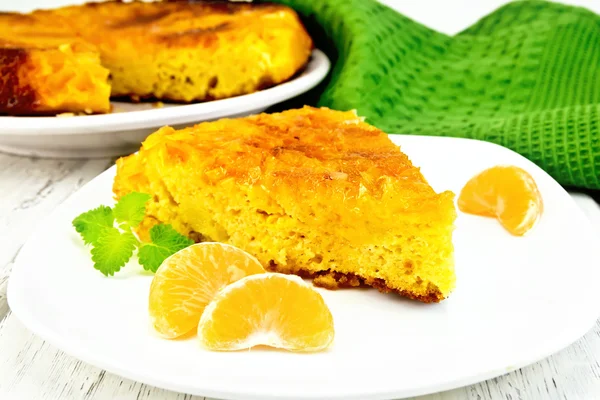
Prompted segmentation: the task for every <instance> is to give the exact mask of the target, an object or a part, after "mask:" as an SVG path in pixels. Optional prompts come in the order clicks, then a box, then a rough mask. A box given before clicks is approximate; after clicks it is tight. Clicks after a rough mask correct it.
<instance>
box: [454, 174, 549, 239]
mask: <svg viewBox="0 0 600 400" xmlns="http://www.w3.org/2000/svg"><path fill="white" fill-rule="evenodd" d="M458 208H459V209H460V210H461V211H463V212H465V213H469V214H476V215H482V216H487V217H494V218H496V219H498V221H499V222H500V223H501V224H502V226H503V227H504V228H505V229H506V230H508V231H509V232H510V233H511V234H513V235H515V236H522V235H524V234H525V233H527V231H529V230H530V229H531V228H533V226H534V225H535V223H536V222H537V221H538V219H539V217H540V216H541V214H542V210H543V202H542V196H541V194H540V191H539V190H538V187H537V185H536V183H535V181H534V179H533V177H532V176H531V175H530V174H529V173H528V172H527V171H525V170H523V169H521V168H519V167H515V166H505V165H500V166H495V167H491V168H488V169H486V170H484V171H482V172H481V173H479V174H477V175H475V176H474V177H473V178H471V179H470V180H469V181H468V182H467V184H466V185H465V186H464V187H463V189H462V191H461V193H460V195H459V197H458Z"/></svg>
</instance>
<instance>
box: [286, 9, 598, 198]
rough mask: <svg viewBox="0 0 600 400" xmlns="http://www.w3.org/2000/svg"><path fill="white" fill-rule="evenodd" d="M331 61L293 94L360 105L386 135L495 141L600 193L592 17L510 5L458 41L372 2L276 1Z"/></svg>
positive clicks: (338, 105) (335, 104)
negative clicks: (317, 81) (305, 91)
mask: <svg viewBox="0 0 600 400" xmlns="http://www.w3.org/2000/svg"><path fill="white" fill-rule="evenodd" d="M275 1H276V2H278V3H283V4H286V5H289V6H291V7H293V8H294V9H295V10H296V11H298V12H299V14H300V15H301V16H302V17H303V20H304V21H305V23H306V26H307V28H308V30H309V32H310V33H311V35H312V36H313V38H314V39H315V42H316V46H317V47H319V48H321V49H324V50H325V51H326V53H327V54H328V55H329V57H330V58H332V61H333V62H334V68H333V70H332V72H331V74H330V76H329V77H328V79H327V80H326V82H325V83H324V84H323V85H321V86H320V87H319V88H318V89H317V90H316V91H313V92H312V94H311V95H312V96H314V97H304V98H302V99H301V101H303V102H305V103H307V104H313V105H317V106H327V107H331V108H333V109H338V110H348V109H356V110H357V111H358V113H359V114H360V115H362V116H365V117H366V119H367V122H369V123H371V124H373V125H375V126H377V127H379V128H380V129H382V130H384V131H386V132H388V133H399V134H417V135H436V136H455V137H464V138H474V139H480V140H485V141H490V142H494V143H497V144H500V145H502V146H505V147H508V148H510V149H512V150H514V151H516V152H518V153H520V154H522V155H523V156H525V157H527V158H528V159H530V160H531V161H533V162H535V163H536V164H537V165H539V166H540V167H541V168H543V169H544V170H545V171H547V172H548V173H549V174H550V175H552V176H553V177H554V178H555V179H556V180H557V181H558V182H560V183H561V184H563V185H565V186H572V187H579V188H588V189H600V134H599V124H600V16H598V15H596V14H594V13H592V12H590V11H588V10H586V9H584V8H578V7H572V6H565V5H561V4H557V3H550V2H545V1H517V2H513V3H509V4H507V5H505V6H503V7H501V8H499V9H497V10H496V11H494V12H493V13H491V14H490V15H488V16H486V17H484V18H483V19H481V20H480V21H478V22H477V23H476V24H475V25H473V26H471V27H470V28H468V29H466V30H464V31H462V32H460V33H459V34H457V35H455V36H448V35H445V34H442V33H439V32H436V31H434V30H432V29H429V28H427V27H425V26H424V25H421V24H419V23H417V22H415V21H413V20H411V19H409V18H407V17H405V16H403V15H401V14H399V13H398V12H396V11H395V10H393V9H391V8H388V7H386V6H384V5H382V4H380V3H378V2H377V1H375V0H275Z"/></svg>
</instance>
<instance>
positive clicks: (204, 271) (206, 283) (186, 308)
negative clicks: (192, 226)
mask: <svg viewBox="0 0 600 400" xmlns="http://www.w3.org/2000/svg"><path fill="white" fill-rule="evenodd" d="M264 272H265V269H264V268H263V267H262V265H261V264H260V263H259V262H258V260H257V259H256V258H254V257H253V256H251V255H250V254H248V253H246V252H244V251H243V250H241V249H238V248H237V247H233V246H230V245H227V244H223V243H212V242H205V243H198V244H194V245H191V246H189V247H186V248H185V249H183V250H180V251H178V252H177V253H175V254H173V255H172V256H170V257H169V258H167V259H166V260H165V261H163V263H162V264H161V266H160V267H159V268H158V271H156V275H155V276H154V278H153V280H152V284H151V286H150V299H149V312H150V320H151V322H152V325H153V326H154V329H155V330H156V331H157V332H158V333H159V334H160V335H161V336H162V337H164V338H168V339H173V338H176V337H179V336H182V335H185V334H186V333H189V332H191V331H192V330H194V329H196V328H197V327H198V321H199V320H200V316H201V315H202V312H203V311H204V308H205V307H206V305H207V304H208V303H209V302H210V301H211V300H212V299H213V298H214V297H215V295H216V294H217V293H218V292H219V291H220V290H221V289H222V288H223V287H225V286H227V285H228V284H230V283H232V282H235V281H237V280H239V279H241V278H244V277H246V276H248V275H253V274H262V273H264Z"/></svg>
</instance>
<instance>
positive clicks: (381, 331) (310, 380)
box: [8, 136, 600, 400]
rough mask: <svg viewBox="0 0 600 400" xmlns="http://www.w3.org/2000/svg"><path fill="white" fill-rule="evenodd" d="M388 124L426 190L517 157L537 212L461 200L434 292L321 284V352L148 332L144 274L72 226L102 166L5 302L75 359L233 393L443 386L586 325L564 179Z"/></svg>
mask: <svg viewBox="0 0 600 400" xmlns="http://www.w3.org/2000/svg"><path fill="white" fill-rule="evenodd" d="M392 137H393V140H394V141H395V142H396V143H398V144H401V145H402V149H403V150H404V151H405V152H406V153H407V154H409V156H410V157H411V158H412V160H413V161H414V162H415V164H416V165H418V166H421V167H422V171H423V173H424V174H425V176H426V177H428V179H429V181H430V182H431V184H432V185H433V187H434V188H435V189H436V190H444V189H450V190H453V191H454V192H455V193H458V192H459V191H460V189H461V188H462V186H463V185H464V183H465V182H466V181H467V180H468V179H469V178H470V177H471V176H473V175H474V174H476V173H478V172H480V171H481V170H483V169H484V168H486V167H489V166H492V165H496V164H505V163H508V164H514V165H518V166H521V167H523V168H525V169H526V170H528V171H529V172H530V173H531V174H532V175H533V177H534V178H535V180H536V181H537V182H538V185H539V187H540V190H541V193H542V196H543V199H544V206H545V212H544V214H543V217H542V218H541V220H540V221H539V223H538V224H537V226H536V227H535V228H534V230H533V231H531V232H530V233H529V234H528V235H527V236H525V237H521V238H519V237H513V236H511V235H509V234H508V233H507V232H506V231H505V230H504V229H503V228H502V227H501V226H500V224H498V223H497V222H496V221H495V220H492V219H488V218H482V217H478V216H473V215H467V214H462V213H459V216H458V218H457V221H456V231H455V236H454V244H455V248H456V271H457V287H456V290H455V291H454V293H453V294H452V295H451V297H449V298H448V299H447V300H445V301H444V302H442V303H440V304H421V303H418V302H415V301H410V300H406V299H403V298H400V297H398V296H396V295H389V294H388V295H385V294H381V293H379V292H377V291H375V290H368V289H364V290H363V289H350V290H341V291H326V290H321V289H319V290H320V291H321V292H322V293H323V296H324V298H325V300H326V302H327V304H328V305H329V307H330V309H331V311H332V313H333V316H334V320H335V329H336V337H335V341H334V344H333V347H332V348H331V349H330V350H329V351H327V352H324V353H319V354H293V353H288V352H283V351H265V350H251V351H242V352H237V353H217V352H208V351H204V350H203V349H202V348H201V347H200V345H199V344H198V343H197V341H196V340H195V339H194V338H190V339H187V340H178V341H168V340H163V339H160V338H158V337H156V336H155V335H153V333H152V330H151V329H150V327H149V323H148V315H147V302H148V299H147V296H148V289H149V285H150V282H151V280H152V276H151V275H149V274H147V273H143V272H142V271H141V268H140V267H139V266H138V265H137V262H136V261H132V262H131V263H130V264H129V265H128V266H126V268H125V270H124V271H122V272H120V273H118V274H117V275H116V276H114V277H111V278H105V277H104V276H103V275H101V274H100V273H99V272H97V271H96V270H94V269H93V267H92V263H91V261H90V257H89V250H88V249H86V248H84V246H83V245H82V244H81V240H80V238H79V237H78V235H77V233H76V232H75V231H74V229H73V228H72V226H71V220H72V219H73V218H74V217H75V216H76V215H78V214H79V213H81V212H83V211H87V210H89V209H91V208H94V207H97V206H98V205H100V204H112V200H111V199H112V196H111V185H112V180H113V177H114V173H115V170H114V168H112V169H110V170H108V171H107V172H105V173H104V174H102V175H100V176H99V177H97V178H96V179H94V180H93V181H92V182H91V183H89V184H87V185H86V186H84V187H83V188H82V189H81V190H80V191H79V192H78V193H76V194H75V195H73V196H72V197H71V198H69V199H68V200H67V201H66V202H65V203H64V204H62V205H61V206H59V207H58V209H57V210H56V211H55V212H54V213H53V214H52V215H50V216H49V217H48V218H47V219H46V220H45V221H43V222H42V223H41V225H40V226H39V227H38V228H37V230H36V231H35V234H34V235H33V236H32V237H31V238H30V239H29V241H28V242H27V243H26V244H25V246H24V247H23V249H22V251H21V253H20V255H19V256H18V258H17V260H16V263H15V266H14V267H13V272H12V277H11V279H10V282H9V287H8V300H9V305H10V307H11V309H12V311H13V312H14V313H15V315H16V316H17V317H18V318H19V319H20V320H21V321H22V322H23V323H24V324H25V325H26V326H27V327H28V328H29V329H31V330H32V331H33V332H35V333H36V334H38V335H39V336H41V337H42V338H43V339H45V340H47V341H48V342H50V343H51V344H53V345H55V346H57V347H58V348H60V349H62V350H64V351H65V352H66V353H68V354H71V355H73V356H75V357H77V358H79V359H81V360H84V361H85V362H88V363H90V364H93V365H95V366H98V367H100V368H104V369H106V370H108V371H110V372H113V373H115V374H118V375H121V376H124V377H127V378H131V379H134V380H138V381H141V382H144V383H147V384H150V385H154V386H159V387H162V388H166V389H171V390H175V391H180V392H186V393H190V394H197V395H201V396H209V397H216V398H223V399H244V400H247V399H320V400H323V399H345V400H347V399H361V400H368V399H397V398H401V397H408V396H415V395H421V394H426V393H430V392H436V391H440V390H446V389H451V388H454V387H458V386H462V385H467V384H471V383H474V382H477V381H481V380H484V379H488V378H492V377H495V376H498V375H502V374H505V373H507V372H509V371H512V370H514V369H516V368H519V367H522V366H524V365H527V364H530V363H533V362H535V361H537V360H540V359H541V358H543V357H546V356H548V355H550V354H552V353H554V352H556V351H558V350H560V349H562V348H564V347H566V346H567V345H569V344H570V343H572V342H573V341H575V340H576V339H578V338H579V337H580V336H582V335H583V334H584V333H585V332H586V331H588V329H590V328H591V327H592V326H593V324H594V322H595V320H596V318H597V316H598V314H599V310H598V306H597V304H598V302H597V291H598V287H600V279H599V274H600V269H599V268H598V265H597V264H598V263H597V257H596V254H595V252H594V250H593V249H594V247H595V246H597V242H596V241H597V238H596V236H595V233H594V232H593V231H592V228H591V224H590V223H589V222H588V220H587V219H586V218H585V216H584V215H583V213H582V211H581V210H580V209H579V208H578V207H577V205H576V204H575V202H574V201H573V200H572V199H571V198H570V196H569V195H568V194H567V192H566V191H565V190H563V189H562V188H561V187H560V186H559V185H558V184H557V183H556V182H555V181H554V180H553V179H552V178H551V177H550V176H548V175H547V174H546V173H545V172H543V171H542V170H541V169H540V168H538V167H537V166H536V165H534V164H533V163H531V162H529V161H528V160H526V159H524V158H523V157H521V156H519V155H517V154H516V153H513V152H512V151H510V150H507V149H505V148H503V147H499V146H496V145H493V144H489V143H484V142H479V141H472V140H466V139H453V138H438V137H419V136H392ZM372 211H373V212H377V210H372Z"/></svg>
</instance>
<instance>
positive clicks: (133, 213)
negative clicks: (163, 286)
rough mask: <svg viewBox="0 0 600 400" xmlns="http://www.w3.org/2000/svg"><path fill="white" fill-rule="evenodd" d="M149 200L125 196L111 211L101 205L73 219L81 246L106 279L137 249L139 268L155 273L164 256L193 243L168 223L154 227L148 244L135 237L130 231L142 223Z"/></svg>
mask: <svg viewBox="0 0 600 400" xmlns="http://www.w3.org/2000/svg"><path fill="white" fill-rule="evenodd" d="M150 198H151V196H150V195H148V194H146V193H139V192H132V193H128V194H126V195H125V196H123V197H121V199H119V201H118V202H117V203H116V204H115V206H114V207H113V208H111V207H108V206H105V205H101V206H99V207H97V208H94V209H92V210H89V211H86V212H84V213H82V214H80V215H78V216H77V217H76V218H75V219H73V221H72V223H73V226H74V227H75V230H76V231H77V232H78V233H79V235H80V236H81V238H82V239H83V242H84V244H86V245H89V246H91V247H92V248H91V251H90V252H91V256H92V261H93V262H94V268H96V269H97V270H98V271H100V272H101V273H103V274H104V275H105V276H113V275H114V274H115V273H117V272H119V271H120V270H121V268H123V267H124V266H125V265H126V264H127V262H129V260H130V259H131V257H132V256H133V254H134V252H135V250H136V249H138V261H139V263H140V265H141V266H142V267H143V268H144V269H145V270H148V271H152V272H156V270H157V269H158V267H160V265H161V264H162V262H163V261H164V260H165V259H166V258H167V257H169V256H171V255H172V254H174V253H176V252H177V251H179V250H181V249H184V248H186V247H188V246H190V245H192V244H193V243H194V242H193V240H191V239H189V238H188V237H186V236H184V235H182V234H180V233H179V232H177V231H176V230H175V229H174V228H173V227H172V226H171V225H169V224H158V225H154V226H153V227H152V228H151V229H150V241H149V242H147V243H142V242H140V241H139V240H138V239H137V238H136V236H135V235H134V234H133V230H135V229H136V228H137V227H138V226H139V224H140V223H141V222H142V221H143V220H144V217H145V215H146V203H147V202H148V201H149V200H150Z"/></svg>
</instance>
